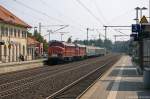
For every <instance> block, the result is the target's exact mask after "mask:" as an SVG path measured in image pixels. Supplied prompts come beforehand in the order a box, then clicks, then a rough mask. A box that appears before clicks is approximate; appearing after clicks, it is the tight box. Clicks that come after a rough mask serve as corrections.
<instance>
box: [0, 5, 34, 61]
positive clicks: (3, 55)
mask: <svg viewBox="0 0 150 99" xmlns="http://www.w3.org/2000/svg"><path fill="white" fill-rule="evenodd" d="M28 28H31V26H30V25H28V24H27V23H25V22H24V21H22V20H21V19H19V18H18V17H16V16H15V15H14V14H12V13H11V12H10V11H8V10H7V9H5V8H4V7H2V6H1V5H0V62H15V61H20V55H22V56H23V57H24V59H25V60H27V29H28Z"/></svg>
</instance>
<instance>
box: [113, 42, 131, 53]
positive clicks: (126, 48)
mask: <svg viewBox="0 0 150 99" xmlns="http://www.w3.org/2000/svg"><path fill="white" fill-rule="evenodd" d="M130 48H131V47H130V41H117V42H115V44H114V46H113V51H115V52H121V53H127V54H130V52H131V51H130V50H131V49H130Z"/></svg>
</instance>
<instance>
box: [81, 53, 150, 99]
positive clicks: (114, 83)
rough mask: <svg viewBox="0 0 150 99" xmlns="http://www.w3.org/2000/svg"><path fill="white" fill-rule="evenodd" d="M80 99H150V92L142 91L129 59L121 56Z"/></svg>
mask: <svg viewBox="0 0 150 99" xmlns="http://www.w3.org/2000/svg"><path fill="white" fill-rule="evenodd" d="M80 99H150V90H148V89H144V85H143V76H140V75H138V74H137V71H136V66H133V65H132V62H131V58H130V57H129V56H123V57H122V58H121V59H120V60H119V61H118V62H117V63H116V64H115V65H114V66H113V67H112V68H111V69H110V70H109V71H108V72H107V73H106V74H105V75H104V76H103V77H102V78H101V79H99V80H98V81H97V82H96V83H95V84H94V85H93V86H92V87H91V88H90V89H89V90H87V91H86V92H85V94H83V95H82V97H81V98H80Z"/></svg>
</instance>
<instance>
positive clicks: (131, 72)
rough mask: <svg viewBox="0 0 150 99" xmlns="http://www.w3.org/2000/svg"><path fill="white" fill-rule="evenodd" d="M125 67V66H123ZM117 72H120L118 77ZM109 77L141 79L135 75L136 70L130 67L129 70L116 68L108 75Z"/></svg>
mask: <svg viewBox="0 0 150 99" xmlns="http://www.w3.org/2000/svg"><path fill="white" fill-rule="evenodd" d="M125 67H126V66H125ZM119 72H122V74H121V75H120V74H119ZM109 76H110V77H112V76H121V77H141V75H137V72H136V68H133V67H130V68H123V69H121V68H119V67H117V68H116V69H114V70H113V71H112V72H111V73H110V74H109Z"/></svg>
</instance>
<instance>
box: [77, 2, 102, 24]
mask: <svg viewBox="0 0 150 99" xmlns="http://www.w3.org/2000/svg"><path fill="white" fill-rule="evenodd" d="M76 1H77V3H78V4H80V5H81V6H82V7H83V8H84V9H85V10H86V11H87V12H88V13H89V14H90V15H91V16H92V17H93V18H94V19H95V20H97V21H99V22H100V23H102V24H103V22H102V21H101V20H100V19H99V18H98V17H97V16H95V15H94V13H93V12H92V11H91V10H90V9H89V8H88V7H86V6H85V5H84V4H83V3H82V2H81V1H80V0H76Z"/></svg>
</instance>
